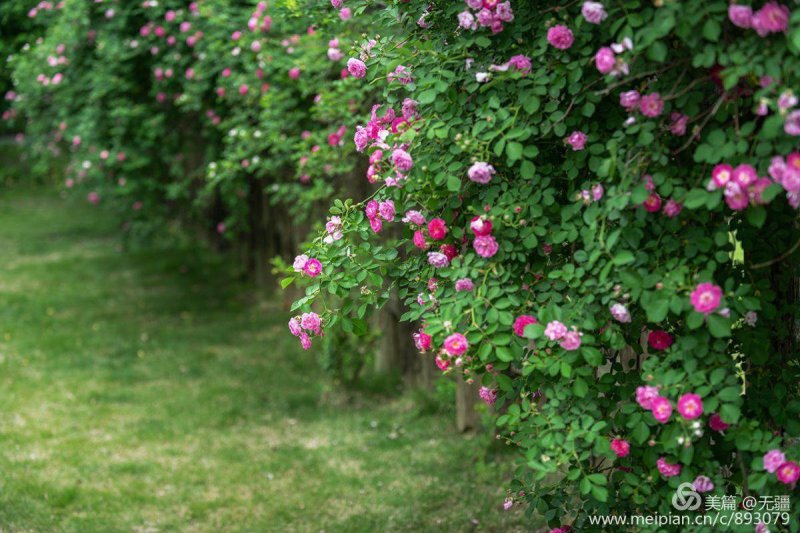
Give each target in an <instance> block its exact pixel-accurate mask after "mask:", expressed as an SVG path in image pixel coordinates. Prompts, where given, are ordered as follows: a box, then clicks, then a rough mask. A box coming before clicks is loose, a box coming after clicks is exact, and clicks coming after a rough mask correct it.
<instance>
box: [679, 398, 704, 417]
mask: <svg viewBox="0 0 800 533" xmlns="http://www.w3.org/2000/svg"><path fill="white" fill-rule="evenodd" d="M678 412H679V413H680V415H681V416H682V417H683V418H685V419H686V420H694V419H695V418H697V417H699V416H700V415H702V414H703V399H702V398H700V396H698V395H697V394H693V393H688V394H684V395H682V396H681V397H680V398H678Z"/></svg>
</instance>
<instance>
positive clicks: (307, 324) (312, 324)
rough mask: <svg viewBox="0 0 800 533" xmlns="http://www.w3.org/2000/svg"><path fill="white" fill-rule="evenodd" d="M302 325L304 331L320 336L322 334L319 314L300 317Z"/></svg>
mask: <svg viewBox="0 0 800 533" xmlns="http://www.w3.org/2000/svg"><path fill="white" fill-rule="evenodd" d="M300 325H301V326H302V327H303V329H305V330H307V331H310V332H311V333H314V334H315V335H319V334H320V333H321V332H322V321H321V320H320V318H319V315H318V314H317V313H314V312H311V313H303V315H302V316H301V317H300Z"/></svg>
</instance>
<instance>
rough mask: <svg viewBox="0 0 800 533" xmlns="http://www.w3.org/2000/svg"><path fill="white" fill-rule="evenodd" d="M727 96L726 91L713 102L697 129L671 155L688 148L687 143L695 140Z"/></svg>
mask: <svg viewBox="0 0 800 533" xmlns="http://www.w3.org/2000/svg"><path fill="white" fill-rule="evenodd" d="M727 97H728V93H727V91H726V92H724V93H722V95H721V96H720V97H719V99H718V100H717V102H716V103H715V104H714V107H712V108H711V112H710V113H709V114H708V115H706V118H705V119H704V120H703V123H702V124H700V127H698V128H697V130H696V131H694V132H693V133H692V135H691V137H689V139H688V140H687V141H686V143H684V145H683V146H681V147H680V148H678V149H677V150H676V151H674V152H673V153H672V155H678V154H679V153H681V152H683V151H684V150H686V149H687V148H689V145H690V144H692V143H693V142H694V141H695V139H696V138H698V137H699V136H700V132H701V131H703V128H705V127H706V124H708V121H709V120H711V117H713V116H714V115H716V114H717V111H719V108H720V106H722V103H723V102H724V101H725V99H726V98H727Z"/></svg>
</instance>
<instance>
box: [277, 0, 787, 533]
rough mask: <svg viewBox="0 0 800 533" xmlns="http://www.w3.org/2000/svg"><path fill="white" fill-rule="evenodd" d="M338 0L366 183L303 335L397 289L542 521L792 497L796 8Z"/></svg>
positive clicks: (307, 337)
mask: <svg viewBox="0 0 800 533" xmlns="http://www.w3.org/2000/svg"><path fill="white" fill-rule="evenodd" d="M347 5H348V7H352V8H353V9H354V11H353V13H354V15H353V19H354V20H359V19H361V20H365V21H369V26H370V27H374V28H376V30H375V31H374V32H370V33H369V34H368V35H367V36H366V37H365V39H367V38H370V37H371V38H373V39H374V41H375V44H374V46H371V47H370V48H369V51H368V53H366V54H362V55H361V57H359V58H356V59H357V60H358V62H356V61H353V62H352V63H351V64H350V65H349V66H350V67H351V70H350V72H351V74H354V75H356V77H357V79H358V80H360V82H361V83H363V84H364V85H365V86H366V85H367V84H369V85H372V86H376V87H380V88H382V93H381V94H380V95H379V96H378V97H377V98H376V100H375V101H374V102H373V103H374V104H375V107H374V108H373V109H372V112H371V113H370V114H369V115H365V116H363V119H362V122H361V124H360V125H359V126H358V127H357V130H356V132H355V136H354V144H355V146H356V148H357V149H358V150H359V152H363V156H361V157H363V158H364V160H367V161H368V163H369V167H368V171H367V173H366V179H368V180H369V181H370V182H374V183H375V186H374V188H373V191H372V193H371V194H370V195H369V196H368V197H367V198H366V199H364V200H361V201H359V200H347V201H344V202H343V201H336V202H335V203H334V206H333V207H332V208H331V210H330V215H331V216H332V217H335V221H336V223H335V227H336V233H335V234H336V238H335V239H331V238H329V236H330V235H331V233H330V232H328V233H323V234H321V235H320V236H318V237H317V238H316V239H315V240H314V241H313V244H312V245H311V246H310V247H308V248H307V250H306V253H307V254H308V256H310V257H314V258H315V259H317V260H318V261H319V262H320V264H321V266H322V270H321V273H320V274H319V275H318V276H316V275H315V276H314V277H313V278H312V277H309V276H307V275H302V279H303V280H304V283H306V294H305V296H304V297H303V298H301V299H300V300H298V301H297V302H296V303H295V306H294V308H295V309H298V310H303V312H308V310H309V309H315V310H316V312H317V313H319V316H320V318H321V325H320V326H319V327H317V328H315V329H314V330H313V331H312V330H309V329H306V330H295V331H294V333H295V334H296V335H298V336H299V337H301V340H302V341H303V344H304V347H306V348H308V347H309V346H310V345H313V340H314V338H315V337H317V336H320V335H323V334H324V332H325V331H326V330H330V329H331V328H333V327H344V328H346V329H347V330H352V329H353V328H354V325H358V324H360V323H362V322H363V321H364V320H365V317H366V316H367V313H368V309H369V308H370V307H371V306H380V305H381V304H382V303H384V302H386V301H387V300H388V299H389V298H390V295H391V294H392V292H393V291H397V292H398V293H399V294H400V296H401V297H402V298H403V299H404V301H405V303H406V304H407V307H408V311H407V312H406V313H405V315H404V316H403V319H405V320H409V321H418V322H419V323H420V329H419V331H418V332H417V333H416V334H415V335H414V339H413V340H414V342H415V344H416V346H417V348H418V349H419V350H420V351H421V352H423V357H430V358H434V359H435V361H436V363H437V365H438V366H439V368H440V369H441V370H442V371H443V372H445V373H460V374H463V375H464V376H465V377H466V378H467V379H468V380H470V381H476V382H480V384H481V385H482V388H481V392H480V395H481V397H482V398H483V399H484V400H485V401H486V402H487V403H489V404H495V409H496V411H497V412H498V415H499V416H498V417H497V426H498V428H499V430H500V431H501V434H502V437H503V438H504V439H505V440H506V442H507V443H508V444H509V445H511V446H514V447H516V448H518V449H519V450H520V453H521V454H522V455H523V457H524V461H523V463H524V466H523V467H521V468H520V470H519V472H518V476H517V478H516V479H515V480H514V482H513V484H512V486H511V488H510V491H511V493H510V496H509V498H510V500H508V501H507V502H506V506H508V505H512V504H513V502H514V501H521V502H526V503H527V504H528V505H529V507H530V509H535V510H537V511H539V512H540V513H541V514H542V515H543V516H544V517H545V518H546V519H547V520H548V522H549V523H550V524H551V525H552V526H559V525H564V526H572V527H575V528H576V529H579V530H582V529H590V528H591V526H590V525H589V523H588V522H587V516H588V515H589V514H592V513H595V514H611V513H618V514H626V513H634V512H639V513H642V512H653V511H656V510H659V511H662V512H665V513H666V512H668V511H669V510H670V509H671V496H672V495H673V494H674V492H675V489H676V487H677V486H678V485H679V484H680V483H682V482H693V483H694V485H695V487H697V490H698V491H700V492H703V493H705V494H706V495H707V496H709V495H717V496H720V495H739V496H740V497H741V496H743V495H783V494H792V493H793V491H794V490H795V486H796V482H797V478H798V467H797V463H798V460H799V459H800V449H798V446H797V442H798V441H797V438H798V433H799V432H800V426H799V425H798V413H799V412H800V401H798V369H799V368H800V367H798V356H797V354H798V352H797V347H798V333H800V330H799V329H798V321H797V317H798V309H797V301H798V292H797V286H798V285H797V283H798V274H799V273H798V261H797V258H798V253H797V250H798V248H800V240H798V239H800V232H799V231H798V211H797V208H798V205H799V204H800V186H799V185H798V184H800V181H798V180H799V179H800V152H798V151H797V150H798V140H797V135H798V134H800V127H798V124H799V123H800V122H799V121H798V117H800V111H799V110H798V109H797V98H796V97H795V96H794V92H793V91H794V89H796V87H797V82H798V77H797V76H798V72H800V70H798V68H797V67H798V65H800V60H799V59H798V54H799V53H800V28H798V26H797V24H796V22H798V21H800V11H798V12H795V13H792V12H791V10H790V6H787V5H782V4H779V3H777V2H772V1H770V2H766V3H761V2H758V3H756V4H755V5H752V6H745V5H728V3H727V2H724V1H699V0H694V1H692V0H690V1H686V2H671V1H659V2H654V3H653V2H638V1H626V2H624V3H616V4H613V3H607V4H606V3H599V2H584V3H580V2H573V3H570V4H566V5H561V4H559V3H556V2H544V1H542V2H528V3H522V2H513V1H512V2H496V1H485V0H484V1H481V0H474V1H473V0H467V1H466V2H464V1H461V0H451V1H442V2H429V1H416V0H411V1H405V2H397V3H388V4H387V5H386V6H385V7H383V8H382V9H379V10H378V9H375V10H372V9H370V8H369V6H368V5H365V4H364V3H361V2H347ZM337 8H341V6H336V5H334V6H333V7H329V6H327V5H326V6H324V7H323V8H320V9H319V10H318V11H324V10H329V11H332V10H335V9H337ZM365 8H366V9H365ZM319 17H320V20H323V19H324V17H325V15H324V14H323V13H320V14H319ZM321 31H324V25H323V26H322V27H321ZM373 34H374V35H373ZM354 71H355V72H354ZM398 72H402V73H403V76H404V78H403V80H402V81H399V79H398V76H397V73H398ZM389 203H391V210H390V211H391V214H390V215H389V216H386V215H384V210H383V209H381V206H386V205H387V204H389ZM395 212H396V213H397V215H396V216H395V215H394V213H395ZM387 228H395V230H394V231H393V232H388V231H387ZM376 233H380V234H381V235H380V236H376V235H375V234H376ZM295 277H296V276H295V275H292V276H290V277H289V278H287V280H286V282H287V283H288V282H291V281H292V280H293V279H295ZM500 406H502V407H500ZM765 454H766V455H765ZM791 512H792V513H793V520H795V521H796V520H797V511H796V506H795V507H794V510H793V511H791ZM787 516H788V515H787ZM758 527H759V529H760V530H764V529H765V528H766V524H761V525H759V526H758ZM772 527H774V526H772ZM742 528H743V529H751V530H752V528H753V525H750V526H745V525H742V526H741V528H739V529H742Z"/></svg>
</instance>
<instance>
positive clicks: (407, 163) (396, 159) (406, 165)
mask: <svg viewBox="0 0 800 533" xmlns="http://www.w3.org/2000/svg"><path fill="white" fill-rule="evenodd" d="M392 163H394V166H396V167H397V169H398V170H400V171H401V172H408V171H409V170H411V168H412V167H413V166H414V160H413V159H411V154H409V153H408V152H406V151H405V150H403V149H402V148H395V149H394V151H393V152H392Z"/></svg>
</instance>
